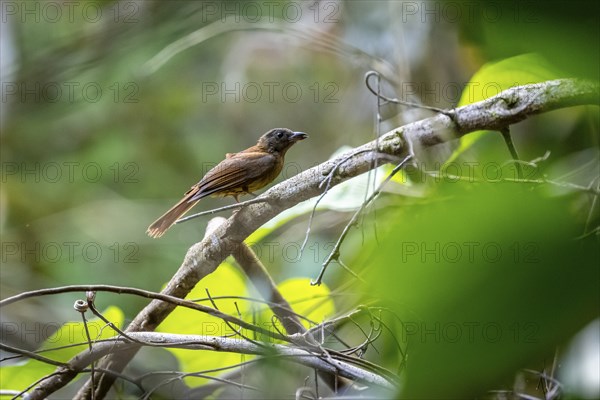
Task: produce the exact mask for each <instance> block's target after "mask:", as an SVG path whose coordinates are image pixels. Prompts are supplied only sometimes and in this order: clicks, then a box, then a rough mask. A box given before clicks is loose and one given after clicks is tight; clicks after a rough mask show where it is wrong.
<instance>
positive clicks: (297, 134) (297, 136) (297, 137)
mask: <svg viewBox="0 0 600 400" xmlns="http://www.w3.org/2000/svg"><path fill="white" fill-rule="evenodd" d="M307 137H308V135H307V134H306V133H304V132H294V134H293V135H292V140H293V141H295V142H297V141H299V140H304V139H306V138H307Z"/></svg>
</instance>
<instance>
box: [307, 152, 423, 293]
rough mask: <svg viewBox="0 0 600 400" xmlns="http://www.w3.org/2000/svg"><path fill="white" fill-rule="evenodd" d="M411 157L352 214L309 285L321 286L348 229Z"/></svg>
mask: <svg viewBox="0 0 600 400" xmlns="http://www.w3.org/2000/svg"><path fill="white" fill-rule="evenodd" d="M412 157H413V156H412V155H408V156H406V157H405V158H404V160H402V161H401V162H400V164H398V165H396V166H395V167H394V169H393V170H392V171H391V172H390V173H389V174H388V176H387V177H386V178H385V180H384V181H383V182H381V184H380V185H379V187H378V188H377V190H376V191H374V192H373V193H371V195H370V196H369V198H368V199H367V200H366V201H364V202H363V203H362V204H361V206H360V208H359V209H358V210H357V211H356V212H355V213H354V215H353V216H352V218H351V219H350V221H349V222H348V224H346V227H345V228H344V230H343V231H342V234H341V235H340V237H339V238H338V240H337V242H336V243H335V246H334V247H333V250H332V251H331V253H329V256H327V258H326V259H325V262H324V263H323V265H322V266H321V271H319V275H318V276H317V279H315V280H313V281H311V282H310V284H311V285H313V286H314V285H320V284H321V281H322V280H323V275H324V274H325V270H326V269H327V266H328V265H329V263H331V261H332V260H334V259H338V258H339V256H340V246H341V245H342V242H343V241H344V239H345V238H346V235H347V234H348V232H349V231H350V228H351V227H352V226H353V225H354V223H355V222H356V220H357V218H358V217H359V215H360V214H361V213H362V212H363V210H364V209H365V208H366V207H367V205H369V204H370V203H371V202H372V201H373V199H375V198H376V197H377V196H378V195H379V193H380V192H381V189H383V186H385V184H386V183H388V182H389V181H390V179H392V177H393V176H394V175H396V173H397V172H398V171H400V170H401V169H402V167H404V165H405V164H406V163H407V162H408V161H410V160H411V159H412Z"/></svg>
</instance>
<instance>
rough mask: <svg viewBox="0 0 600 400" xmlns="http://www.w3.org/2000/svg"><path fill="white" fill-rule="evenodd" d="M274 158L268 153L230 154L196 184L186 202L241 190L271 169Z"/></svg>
mask: <svg viewBox="0 0 600 400" xmlns="http://www.w3.org/2000/svg"><path fill="white" fill-rule="evenodd" d="M275 163H276V160H275V157H274V156H273V155H271V154H269V153H264V152H252V153H244V154H243V156H241V154H240V153H235V154H232V155H231V156H230V157H228V158H226V159H225V160H223V161H221V162H220V163H219V164H217V165H216V166H215V167H214V168H213V169H211V170H210V171H208V172H207V173H206V175H204V177H203V178H202V179H201V180H200V182H198V184H197V186H198V187H199V190H198V192H197V193H196V194H195V195H194V196H193V197H192V198H191V199H189V200H188V201H189V202H192V201H196V200H199V199H201V198H203V197H206V196H210V195H211V194H214V193H218V192H221V191H222V192H227V191H229V190H232V189H236V188H239V189H241V188H242V187H244V186H248V185H249V184H250V183H251V182H252V181H253V180H254V179H256V178H258V177H260V176H262V175H263V174H265V173H268V171H269V170H270V169H271V168H273V165H274V164H275Z"/></svg>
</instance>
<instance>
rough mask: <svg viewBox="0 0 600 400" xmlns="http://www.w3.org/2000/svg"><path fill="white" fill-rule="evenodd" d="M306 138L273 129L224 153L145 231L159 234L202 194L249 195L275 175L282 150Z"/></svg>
mask: <svg viewBox="0 0 600 400" xmlns="http://www.w3.org/2000/svg"><path fill="white" fill-rule="evenodd" d="M307 137H308V135H307V134H306V133H304V132H292V131H291V130H289V129H285V128H275V129H271V130H270V131H269V132H267V133H265V134H264V135H262V136H261V137H260V139H258V143H256V145H254V146H252V147H249V148H247V149H246V150H243V151H240V152H239V153H227V154H226V155H225V157H226V158H225V159H224V160H223V161H221V162H220V163H219V164H217V165H216V166H215V167H214V168H212V169H211V170H210V171H208V172H207V173H206V175H204V177H203V178H202V179H201V180H200V182H198V183H196V184H195V185H194V186H192V188H191V189H190V190H188V191H187V192H186V193H185V195H184V196H183V199H181V200H180V201H179V202H178V203H177V204H175V205H174V206H173V207H171V209H169V211H167V212H166V213H164V214H163V215H162V216H161V217H160V218H159V219H157V220H156V221H154V222H153V223H152V225H150V226H149V227H148V230H147V231H146V233H148V236H150V237H153V238H158V237H161V236H162V235H163V234H164V233H165V232H166V231H167V229H169V228H170V227H171V225H173V224H174V223H175V221H177V220H178V219H179V218H180V217H181V216H182V215H183V214H185V213H186V212H187V211H188V210H189V209H190V208H192V207H194V205H195V204H196V203H197V202H198V201H199V200H200V199H202V198H204V197H206V196H218V197H225V196H233V197H234V198H235V201H238V196H239V195H240V194H244V193H248V194H253V193H252V192H254V191H255V190H258V189H261V188H263V187H264V186H266V185H268V184H269V183H271V182H272V181H273V180H274V179H275V178H276V177H277V175H279V173H280V172H281V169H282V168H283V157H284V156H285V152H286V151H288V149H289V148H290V147H292V145H293V144H294V143H296V142H297V141H299V140H304V139H306V138H307Z"/></svg>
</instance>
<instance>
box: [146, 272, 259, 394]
mask: <svg viewBox="0 0 600 400" xmlns="http://www.w3.org/2000/svg"><path fill="white" fill-rule="evenodd" d="M206 288H208V290H209V292H210V296H211V297H212V298H213V300H214V302H215V303H216V305H217V307H218V308H219V310H220V311H222V312H224V313H226V314H230V315H235V316H237V315H238V311H239V312H240V313H241V314H242V315H245V314H247V313H248V312H249V310H250V305H249V303H248V301H246V300H240V299H219V298H218V297H220V296H247V289H246V282H245V281H244V278H243V277H242V275H241V274H240V272H239V271H238V270H237V268H235V267H234V266H233V265H231V264H229V263H227V262H225V263H223V264H221V265H220V266H219V268H217V270H216V271H215V272H213V273H212V274H210V275H208V276H207V277H205V278H204V279H203V280H202V281H201V282H200V283H199V284H198V285H196V287H195V288H194V289H193V290H192V291H191V292H190V294H189V295H188V296H187V299H188V300H192V299H206V298H207V293H206ZM201 304H205V305H207V306H212V304H211V303H210V302H209V301H208V300H205V301H203V302H202V303H201ZM236 304H237V306H236ZM234 327H235V326H234ZM236 329H237V327H236ZM157 331H159V332H169V333H178V334H190V335H207V336H226V335H231V334H234V333H235V332H234V331H233V329H232V327H230V326H228V325H227V324H226V323H225V322H224V321H223V320H221V319H220V318H216V317H212V316H210V315H208V314H205V313H202V312H200V311H196V310H192V309H190V308H185V307H177V308H176V309H175V310H174V311H173V312H172V313H171V314H170V315H169V316H168V317H167V318H166V319H165V320H164V321H163V322H162V323H161V324H160V325H159V326H158V328H157ZM243 334H244V335H249V336H250V337H252V333H251V332H247V331H243ZM236 337H238V338H239V336H236ZM240 340H243V339H241V338H240ZM167 350H168V351H169V352H171V353H172V354H173V355H174V356H175V357H176V358H177V360H178V361H179V364H180V370H181V371H182V372H187V373H193V372H200V371H204V370H209V369H210V370H212V369H217V368H223V367H227V366H230V365H233V364H236V363H239V362H241V361H243V360H248V359H250V358H252V356H247V355H241V356H240V355H239V354H235V353H220V352H215V351H205V350H185V349H167ZM217 374H218V373H217ZM185 382H186V384H188V385H190V386H192V387H195V386H199V385H202V384H204V383H206V380H205V379H201V378H196V377H187V378H185Z"/></svg>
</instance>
